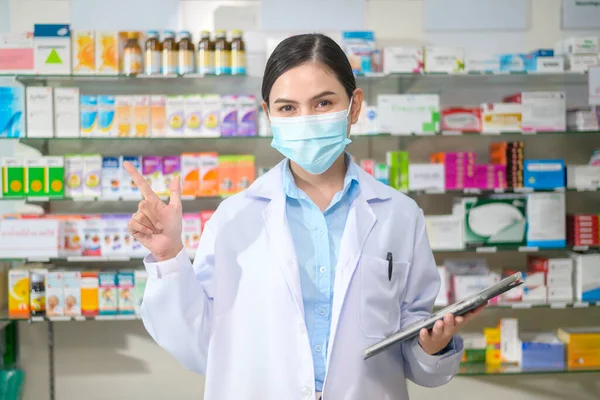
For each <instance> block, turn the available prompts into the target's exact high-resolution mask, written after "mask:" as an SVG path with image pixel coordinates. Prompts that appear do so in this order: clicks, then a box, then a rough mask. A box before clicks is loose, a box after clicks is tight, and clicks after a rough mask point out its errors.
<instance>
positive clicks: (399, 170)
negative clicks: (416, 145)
mask: <svg viewBox="0 0 600 400" xmlns="http://www.w3.org/2000/svg"><path fill="white" fill-rule="evenodd" d="M386 158H387V160H386V162H387V165H388V168H389V185H390V186H391V187H393V188H394V189H397V190H399V191H401V192H407V191H408V152H407V151H389V152H387V154H386Z"/></svg>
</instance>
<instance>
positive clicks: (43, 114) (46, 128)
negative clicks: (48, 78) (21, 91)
mask: <svg viewBox="0 0 600 400" xmlns="http://www.w3.org/2000/svg"><path fill="white" fill-rule="evenodd" d="M25 99H26V100H25V101H26V106H25V107H26V108H25V109H26V112H27V127H26V128H27V137H30V138H50V137H52V136H53V135H54V128H53V125H54V113H53V107H52V103H53V102H52V88H51V87H35V86H29V87H27V89H26V90H25Z"/></svg>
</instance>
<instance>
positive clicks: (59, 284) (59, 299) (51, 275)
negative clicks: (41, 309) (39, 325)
mask: <svg viewBox="0 0 600 400" xmlns="http://www.w3.org/2000/svg"><path fill="white" fill-rule="evenodd" d="M64 285H65V283H64V279H63V273H62V271H48V275H47V276H46V299H45V302H46V315H47V316H48V317H57V316H62V315H64V313H65V293H64V289H65V287H64Z"/></svg>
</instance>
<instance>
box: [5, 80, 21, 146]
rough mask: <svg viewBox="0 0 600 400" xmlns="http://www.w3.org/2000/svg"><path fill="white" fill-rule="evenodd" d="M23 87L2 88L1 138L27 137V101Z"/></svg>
mask: <svg viewBox="0 0 600 400" xmlns="http://www.w3.org/2000/svg"><path fill="white" fill-rule="evenodd" d="M24 97H25V96H24V90H23V88H22V87H16V86H15V87H0V138H20V137H23V136H25V128H24V124H25V99H24Z"/></svg>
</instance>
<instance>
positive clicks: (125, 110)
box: [115, 96, 134, 137]
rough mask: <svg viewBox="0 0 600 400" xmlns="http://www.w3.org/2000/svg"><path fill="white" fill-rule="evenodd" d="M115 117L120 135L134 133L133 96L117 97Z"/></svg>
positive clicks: (127, 135) (126, 135)
mask: <svg viewBox="0 0 600 400" xmlns="http://www.w3.org/2000/svg"><path fill="white" fill-rule="evenodd" d="M115 104H116V110H115V119H116V124H117V136H118V137H130V136H132V135H133V132H134V128H133V123H134V118H133V96H116V97H115Z"/></svg>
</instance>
